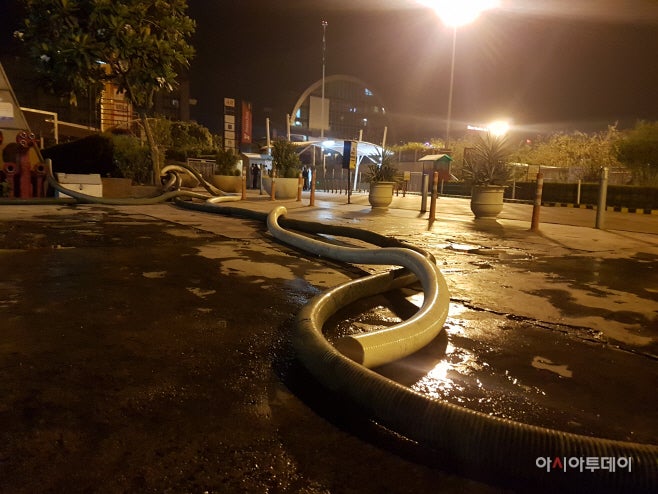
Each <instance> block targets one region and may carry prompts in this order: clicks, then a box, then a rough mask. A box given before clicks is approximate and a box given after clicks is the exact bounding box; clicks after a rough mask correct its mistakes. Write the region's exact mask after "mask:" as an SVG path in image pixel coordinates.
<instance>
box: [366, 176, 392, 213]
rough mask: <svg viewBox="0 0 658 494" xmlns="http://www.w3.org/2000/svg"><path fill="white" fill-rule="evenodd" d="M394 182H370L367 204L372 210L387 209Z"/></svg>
mask: <svg viewBox="0 0 658 494" xmlns="http://www.w3.org/2000/svg"><path fill="white" fill-rule="evenodd" d="M394 186H395V182H372V183H371V184H370V194H368V202H369V203H370V205H371V206H372V207H373V208H387V207H388V206H389V204H391V201H392V200H393V187H394Z"/></svg>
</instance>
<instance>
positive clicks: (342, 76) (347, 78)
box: [290, 74, 382, 125]
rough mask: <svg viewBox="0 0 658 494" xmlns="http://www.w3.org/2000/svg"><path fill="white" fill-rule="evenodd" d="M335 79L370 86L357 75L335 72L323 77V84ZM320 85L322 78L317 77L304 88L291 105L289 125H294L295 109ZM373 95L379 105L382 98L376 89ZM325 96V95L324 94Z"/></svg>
mask: <svg viewBox="0 0 658 494" xmlns="http://www.w3.org/2000/svg"><path fill="white" fill-rule="evenodd" d="M336 81H345V82H353V83H355V84H359V85H361V86H363V87H366V88H368V87H372V86H370V85H369V84H366V83H365V82H364V81H362V80H361V79H359V78H357V77H354V76H351V75H345V74H336V75H330V76H328V77H325V78H324V83H325V85H326V84H329V83H332V82H336ZM321 86H322V79H319V80H317V81H315V82H314V83H313V84H311V85H310V86H309V87H307V88H306V90H305V91H304V92H303V93H302V95H301V96H300V97H299V99H298V100H297V102H296V103H295V106H294V107H293V109H292V112H291V113H290V125H294V123H295V115H296V114H297V110H299V109H300V108H301V106H302V105H303V104H304V101H306V99H307V98H308V97H309V96H310V95H311V93H313V91H315V90H317V89H318V88H320V87H321ZM373 95H374V96H375V98H376V99H377V102H378V103H380V105H381V102H382V100H381V98H380V97H379V95H378V93H377V91H373ZM325 98H326V95H325Z"/></svg>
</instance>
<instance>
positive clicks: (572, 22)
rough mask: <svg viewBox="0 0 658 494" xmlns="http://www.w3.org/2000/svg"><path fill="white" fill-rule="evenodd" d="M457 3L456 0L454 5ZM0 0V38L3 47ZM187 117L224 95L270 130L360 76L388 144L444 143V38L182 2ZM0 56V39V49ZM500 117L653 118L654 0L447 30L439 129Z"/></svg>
mask: <svg viewBox="0 0 658 494" xmlns="http://www.w3.org/2000/svg"><path fill="white" fill-rule="evenodd" d="M455 1H458V0H455ZM13 3H15V0H0V10H3V11H2V12H0V29H3V30H4V31H2V32H0V35H1V36H0V43H2V44H7V43H8V40H11V33H10V32H8V31H9V30H10V29H12V26H11V22H10V21H9V20H8V19H7V12H8V6H9V5H11V4H13ZM188 3H189V15H190V16H191V17H192V18H194V19H195V20H196V22H197V33H196V35H195V37H194V39H193V40H192V43H193V45H194V46H195V48H196V50H197V56H196V58H195V59H194V60H193V61H192V68H191V91H192V94H191V95H192V97H193V98H195V99H196V100H197V101H198V104H197V105H196V107H194V108H193V110H192V117H193V118H195V119H196V120H198V121H199V122H200V123H202V124H204V125H206V126H208V127H210V128H211V130H213V131H215V132H218V131H219V125H220V123H221V121H220V114H221V113H222V101H223V98H224V97H233V98H238V99H245V100H248V101H251V102H253V104H254V119H255V120H254V128H255V133H256V136H255V137H258V135H257V134H258V133H259V132H263V130H262V129H263V128H264V119H265V116H266V115H268V116H270V117H271V120H272V125H273V127H274V128H276V129H277V130H278V132H279V133H283V132H285V115H286V113H289V112H290V111H291V110H292V106H293V104H294V103H295V101H296V99H297V97H298V96H299V95H300V94H301V93H302V91H303V90H304V89H306V88H307V87H308V86H309V85H310V84H311V83H313V82H315V81H317V80H319V79H320V78H321V76H322V26H321V21H322V20H326V21H327V22H328V27H327V30H326V40H327V44H326V47H327V59H326V75H327V76H329V75H333V74H346V75H351V76H355V77H358V78H359V79H362V80H363V81H365V82H366V83H367V84H368V85H369V87H371V88H372V89H373V90H374V91H375V92H376V93H378V95H379V96H380V98H381V99H382V100H383V102H384V104H385V106H386V109H387V111H388V113H389V115H392V116H393V117H394V122H393V127H394V128H393V129H389V133H390V134H389V135H390V136H391V139H392V140H393V139H395V140H400V139H405V140H409V139H413V140H425V139H428V138H430V137H438V136H443V135H444V132H445V120H444V119H445V115H446V109H447V101H448V87H449V76H450V52H451V42H452V32H451V29H450V28H447V27H445V26H443V25H442V24H441V22H440V20H439V19H438V17H437V16H436V15H435V14H434V12H433V11H431V10H429V9H427V8H426V7H423V6H421V5H419V4H418V3H417V2H414V1H412V0H188ZM0 48H1V45H0ZM503 117H504V118H509V119H511V120H512V122H513V124H514V125H515V126H517V128H520V129H521V130H524V131H527V132H529V133H537V132H551V131H555V130H574V129H578V130H583V131H595V130H599V129H603V128H605V127H606V125H608V124H612V123H615V122H616V121H619V122H620V124H621V126H622V127H624V126H632V125H633V124H634V122H635V121H636V120H637V119H646V120H658V0H502V8H500V9H498V10H495V11H490V12H487V13H485V14H484V15H482V16H481V17H480V18H479V19H478V20H477V21H475V22H474V23H473V24H470V25H467V26H464V27H461V28H459V30H458V34H457V52H456V67H455V89H454V97H453V125H452V129H453V132H454V133H455V134H458V133H459V132H460V131H461V130H463V129H464V128H465V126H466V125H467V124H476V125H477V124H483V123H486V122H488V121H491V120H493V119H497V118H503Z"/></svg>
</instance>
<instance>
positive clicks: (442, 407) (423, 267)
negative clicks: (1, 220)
mask: <svg viewBox="0 0 658 494" xmlns="http://www.w3.org/2000/svg"><path fill="white" fill-rule="evenodd" d="M165 172H166V173H171V174H174V176H173V177H172V176H170V177H169V178H168V180H167V183H168V186H169V187H172V186H178V185H179V184H180V179H178V178H176V177H175V175H176V174H177V173H179V170H172V169H169V170H165ZM193 174H194V173H193ZM197 178H199V177H197ZM48 181H49V182H50V183H51V185H52V186H53V187H54V188H55V189H57V190H59V191H60V192H63V193H65V194H68V195H70V196H72V197H73V198H75V200H76V201H78V202H88V203H98V204H108V205H127V204H155V203H158V202H163V201H166V200H170V199H174V200H175V202H176V203H177V204H178V205H179V206H182V207H184V208H187V209H193V210H198V211H206V212H212V213H221V214H229V215H235V216H240V217H243V218H248V219H254V220H260V221H267V224H268V228H269V230H270V232H271V233H272V235H273V236H274V237H275V238H277V239H278V240H280V241H282V242H285V243H288V244H290V245H292V246H294V247H296V248H299V249H304V250H307V251H309V252H311V253H313V254H316V255H319V256H323V257H328V258H331V259H335V260H337V261H342V262H348V263H358V264H379V265H382V264H385V265H397V266H403V267H404V268H406V270H393V271H390V272H386V273H381V274H376V275H370V276H365V277H363V278H359V279H356V280H352V281H349V282H347V283H344V284H342V285H339V286H337V287H334V288H332V289H330V290H328V291H326V292H324V293H322V294H320V295H318V296H316V297H314V298H313V299H312V300H311V301H310V302H309V303H308V304H306V305H305V306H304V307H303V308H302V309H301V311H300V312H299V314H298V315H297V318H296V323H295V332H294V335H293V345H294V348H295V350H296V353H297V355H298V358H299V360H300V361H301V363H302V364H303V365H304V366H305V368H306V369H307V370H308V371H309V372H310V373H311V374H312V375H313V376H314V377H315V378H316V379H317V380H318V381H319V382H320V383H322V385H324V386H325V387H326V388H328V389H330V390H332V391H333V392H336V393H338V394H340V395H341V396H343V397H345V398H348V399H349V400H350V401H351V402H353V403H354V404H356V405H358V406H359V408H360V409H361V410H363V411H364V413H366V414H367V415H368V416H369V417H371V418H372V419H373V420H375V421H376V422H378V423H379V424H381V425H383V426H385V427H387V428H389V429H391V430H393V431H395V432H397V433H399V434H401V435H403V436H405V437H407V438H409V439H412V440H414V441H417V442H418V443H420V444H422V445H426V446H429V447H431V448H432V449H433V450H435V451H437V452H438V453H439V455H440V457H441V458H447V459H449V463H450V464H451V465H452V466H455V467H456V468H458V469H459V470H460V472H461V473H464V474H466V475H471V476H481V475H482V472H484V473H485V475H486V476H487V477H488V478H491V479H496V480H498V481H502V482H504V483H506V484H507V485H512V486H517V487H518V486H520V487H523V488H532V489H539V488H541V489H546V490H548V491H555V492H557V491H558V490H560V491H571V492H579V491H590V492H608V491H618V492H658V446H656V445H650V444H638V443H630V442H624V441H613V440H607V439H601V438H595V437H590V436H583V435H579V434H572V433H566V432H562V431H558V430H553V429H547V428H542V427H536V426H531V425H527V424H523V423H519V422H515V421H512V420H507V419H502V418H498V417H493V416H490V415H487V414H484V413H481V412H476V411H473V410H469V409H466V408H463V407H460V406H457V405H453V404H450V403H447V402H444V401H440V400H436V399H432V398H430V397H428V396H426V395H422V394H420V393H417V392H415V391H413V390H411V389H410V388H407V387H405V386H402V385H400V384H398V383H396V382H394V381H391V380H390V379H387V378H385V377H383V376H381V375H380V374H377V373H376V372H374V371H372V370H370V369H369V367H376V366H378V365H382V364H384V363H387V362H390V361H392V360H396V359H398V358H401V357H403V356H405V355H409V354H411V353H413V352H414V351H416V350H417V349H419V348H421V347H423V346H425V345H426V344H427V343H429V342H430V341H431V340H432V339H433V338H434V337H436V335H437V334H438V333H439V332H440V331H441V330H442V327H443V324H444V322H445V319H446V317H447V312H448V303H449V294H448V289H447V285H446V282H445V279H444V278H443V276H442V275H441V273H440V272H439V270H438V268H437V267H436V264H435V262H434V259H433V258H432V257H431V256H430V255H427V254H425V255H423V253H422V251H419V250H417V249H416V250H414V249H410V248H401V247H402V246H403V245H404V244H402V243H401V242H399V241H397V240H395V239H391V238H388V237H384V236H382V235H378V234H376V233H374V232H368V231H367V230H361V229H355V228H350V227H341V226H331V225H325V224H320V223H313V222H304V221H299V220H292V219H287V218H285V217H284V215H285V212H286V211H285V208H283V207H277V208H275V209H274V210H273V211H271V212H270V213H269V215H266V214H265V213H259V212H255V211H251V210H247V209H243V208H238V207H230V206H219V205H216V204H214V203H215V202H217V201H219V202H222V201H235V200H239V197H238V196H233V195H223V193H221V191H218V190H217V189H214V188H212V186H210V187H208V186H207V185H208V184H206V185H204V187H206V190H208V192H209V193H210V196H208V195H205V194H199V193H197V192H192V191H184V190H172V191H169V192H165V193H164V194H162V195H160V196H157V197H154V198H145V199H107V198H98V197H93V196H88V195H86V194H81V193H78V192H76V191H72V190H70V189H66V188H63V187H61V186H60V185H59V184H58V183H57V182H56V181H55V180H54V178H53V177H52V173H51V172H50V170H49V173H48ZM200 181H201V183H202V184H203V183H204V182H205V181H204V180H203V179H202V178H201V180H200ZM182 197H191V198H198V199H204V200H205V201H206V202H204V203H197V202H191V201H183V200H181V198H182ZM35 202H40V201H35ZM284 227H288V228H293V229H295V230H298V231H304V232H309V233H321V234H331V235H336V236H342V237H352V238H358V239H360V240H364V241H366V242H368V243H371V244H373V245H377V246H379V248H375V249H356V248H349V247H342V246H336V245H333V244H329V243H326V242H321V241H319V240H315V239H311V238H309V237H306V236H303V235H299V234H297V233H293V232H291V231H288V230H286V229H284ZM416 281H420V283H421V285H422V287H423V292H424V301H423V305H422V307H421V309H420V310H419V311H418V312H417V313H416V314H415V315H414V316H413V317H412V318H410V319H408V320H406V321H404V322H402V323H400V324H398V325H396V326H393V327H391V328H387V329H386V330H383V331H378V332H374V333H368V334H364V335H359V336H352V337H347V338H342V339H340V340H339V341H338V342H336V345H335V346H334V345H331V344H330V343H329V342H328V341H327V339H326V338H325V337H324V335H323V333H322V328H323V325H324V324H325V322H326V321H327V320H328V318H329V317H330V316H331V315H333V314H334V313H336V312H337V311H338V310H339V309H341V308H342V307H345V306H347V305H349V304H350V303H352V302H354V301H356V300H358V299H361V298H365V297H369V296H372V295H376V294H379V293H384V292H386V291H389V290H393V289H396V288H401V287H404V286H408V285H410V284H412V283H415V282H416ZM590 458H593V459H597V460H599V461H600V460H601V459H612V460H613V461H614V460H617V459H619V458H630V461H631V467H630V468H628V469H627V470H626V469H625V471H617V472H615V473H612V472H610V471H609V470H605V469H601V468H600V469H598V470H591V471H590V470H587V469H585V470H583V469H582V465H583V463H581V464H580V465H581V467H580V471H578V469H577V468H576V469H574V468H570V469H567V468H566V466H567V465H566V462H567V461H571V459H576V460H579V459H580V460H581V461H583V462H584V461H586V460H587V459H590ZM540 459H541V460H545V461H542V463H541V464H542V465H553V468H552V469H551V471H550V472H548V469H547V468H546V466H544V467H543V468H539V460H540ZM558 461H559V465H564V467H565V470H566V471H561V470H560V469H559V468H556V465H557V464H558ZM569 465H570V466H571V464H569ZM628 470H630V471H628Z"/></svg>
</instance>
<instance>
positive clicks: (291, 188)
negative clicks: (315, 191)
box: [263, 177, 299, 199]
mask: <svg viewBox="0 0 658 494" xmlns="http://www.w3.org/2000/svg"><path fill="white" fill-rule="evenodd" d="M275 180H276V185H275V187H274V197H275V198H276V199H297V188H298V186H299V179H298V178H279V177H277V178H276V179H275ZM263 189H265V192H267V193H268V194H270V195H271V194H272V178H270V177H263Z"/></svg>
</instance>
